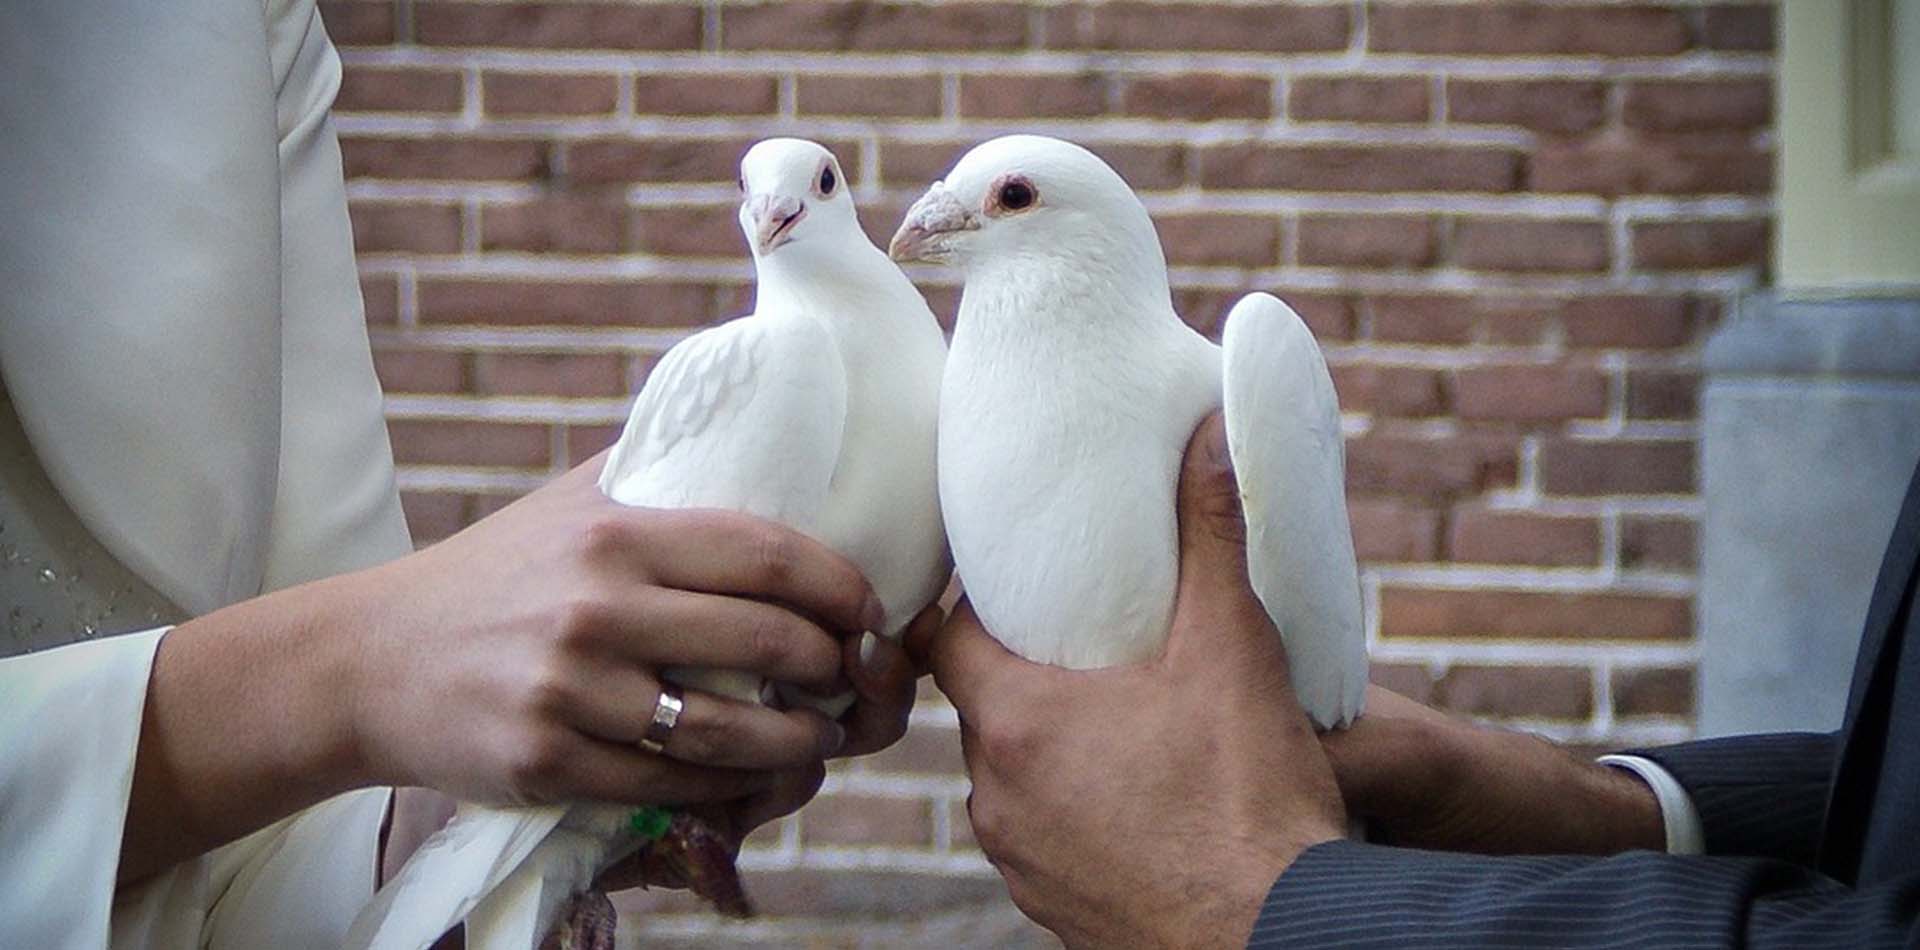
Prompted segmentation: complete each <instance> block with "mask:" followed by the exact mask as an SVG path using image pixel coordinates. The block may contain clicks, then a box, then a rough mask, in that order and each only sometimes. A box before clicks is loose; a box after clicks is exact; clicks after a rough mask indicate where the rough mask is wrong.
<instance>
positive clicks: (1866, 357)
mask: <svg viewBox="0 0 1920 950" xmlns="http://www.w3.org/2000/svg"><path fill="white" fill-rule="evenodd" d="M1702 362H1703V363H1704V365H1705V369H1706V372H1707V375H1708V376H1710V377H1713V376H1841V377H1846V378H1850V379H1863V378H1875V377H1889V378H1896V379H1916V380H1920V300H1883V299H1854V300H1847V299H1837V300H1781V299H1778V298H1777V297H1775V296H1773V295H1772V294H1759V295H1755V296H1753V297H1749V298H1747V299H1746V300H1744V301H1742V302H1741V305H1740V310H1739V313H1738V315H1737V316H1736V317H1735V319H1734V320H1733V321H1732V322H1731V323H1728V324H1727V325H1725V326H1723V327H1721V328H1720V330H1719V331H1718V332H1716V333H1715V334H1714V335H1713V338H1712V339H1711V340H1708V341H1707V347H1706V353H1705V354H1704V356H1703V357H1702Z"/></svg>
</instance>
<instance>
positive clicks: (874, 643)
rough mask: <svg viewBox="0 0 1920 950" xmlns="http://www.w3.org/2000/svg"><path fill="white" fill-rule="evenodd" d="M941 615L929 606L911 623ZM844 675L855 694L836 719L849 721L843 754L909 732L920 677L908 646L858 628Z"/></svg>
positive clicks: (934, 622) (936, 621)
mask: <svg viewBox="0 0 1920 950" xmlns="http://www.w3.org/2000/svg"><path fill="white" fill-rule="evenodd" d="M943 619H944V618H943V617H942V616H941V615H940V611H939V608H938V607H929V608H927V609H926V610H923V611H921V612H920V616H918V617H916V618H914V621H913V624H912V625H910V629H911V626H932V627H938V626H939V625H940V621H941V620H943ZM846 653H847V666H848V677H849V678H850V679H852V680H853V684H854V691H855V693H856V694H857V696H858V698H857V699H856V700H855V701H854V704H853V706H852V707H851V708H849V709H848V710H847V711H846V713H845V714H844V715H842V716H841V717H840V721H841V723H842V724H844V725H845V726H846V727H847V746H846V748H844V749H842V750H840V754H841V755H845V756H856V755H867V754H869V753H873V752H878V751H880V750H881V749H884V748H886V747H887V746H890V745H892V744H894V743H895V742H898V741H900V737H901V736H904V735H906V734H907V717H908V716H909V715H911V714H912V713H913V700H914V695H915V693H916V692H918V690H917V689H916V688H915V687H916V686H917V685H918V684H917V683H916V680H917V679H918V678H919V677H918V676H917V675H916V673H915V670H914V669H913V663H912V662H911V661H909V660H908V659H907V651H906V650H905V649H903V648H902V647H901V646H900V645H899V644H898V643H895V642H893V641H892V640H890V639H888V638H886V637H880V636H875V635H873V634H870V633H869V634H861V635H860V637H859V638H858V639H852V640H848V641H847V644H846Z"/></svg>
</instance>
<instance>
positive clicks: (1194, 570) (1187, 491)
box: [1175, 413, 1250, 594]
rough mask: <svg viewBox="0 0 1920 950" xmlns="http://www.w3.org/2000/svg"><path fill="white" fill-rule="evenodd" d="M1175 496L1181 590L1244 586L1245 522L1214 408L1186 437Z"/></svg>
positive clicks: (1222, 420) (1223, 430)
mask: <svg viewBox="0 0 1920 950" xmlns="http://www.w3.org/2000/svg"><path fill="white" fill-rule="evenodd" d="M1175 498H1176V502H1175V508H1176V510H1177V511H1178V514H1179V519H1180V590H1181V593H1182V594H1186V593H1187V592H1189V591H1192V592H1194V593H1201V592H1222V591H1233V592H1238V591H1241V590H1245V589H1246V587H1247V526H1246V520H1245V519H1244V518H1243V516H1242V515H1241V511H1240V489H1239V486H1238V485H1237V484H1236V483H1235V482H1234V478H1233V458H1232V455H1231V454H1230V451H1229V449H1228V447H1227V424H1226V420H1225V418H1224V417H1222V416H1221V415H1220V414H1219V413H1214V414H1213V415H1210V416H1208V417H1207V418H1205V419H1202V420H1201V421H1200V425H1199V427H1198V428H1196V429H1195V430H1194V433H1193V438H1192V439H1190V440H1189V441H1188V442H1187V451H1186V456H1185V458H1184V459H1183V461H1182V463H1181V466H1180V488H1179V491H1178V493H1177V494H1176V496H1175ZM1249 593H1250V592H1249Z"/></svg>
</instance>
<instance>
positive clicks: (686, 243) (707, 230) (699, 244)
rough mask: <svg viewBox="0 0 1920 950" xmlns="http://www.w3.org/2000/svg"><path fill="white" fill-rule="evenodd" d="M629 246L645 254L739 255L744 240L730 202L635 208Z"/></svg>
mask: <svg viewBox="0 0 1920 950" xmlns="http://www.w3.org/2000/svg"><path fill="white" fill-rule="evenodd" d="M631 220H632V227H631V230H630V231H629V242H628V246H629V247H630V248H631V249H633V250H636V251H641V252H644V253H647V254H663V255H675V256H689V257H740V256H742V255H744V254H746V253H747V240H746V238H745V237H744V236H742V235H741V233H740V220H739V218H737V217H735V214H734V208H733V206H731V205H701V206H672V207H664V208H636V209H634V212H633V217H632V219H631Z"/></svg>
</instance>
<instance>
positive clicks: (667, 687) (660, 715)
mask: <svg viewBox="0 0 1920 950" xmlns="http://www.w3.org/2000/svg"><path fill="white" fill-rule="evenodd" d="M686 708H687V704H686V702H685V701H684V700H682V699H681V698H680V687H678V686H675V685H673V684H672V683H664V682H663V683H661V684H660V699H659V700H658V701H657V702H655V703H654V704H653V719H652V721H650V722H648V723H647V733H646V735H643V736H641V737H640V743H639V744H640V748H642V749H645V750H646V751H648V752H651V753H653V754H654V755H659V754H660V753H661V752H663V751H665V749H666V748H667V740H668V739H670V738H672V737H673V727H674V726H677V725H679V724H680V712H681V710H684V709H686Z"/></svg>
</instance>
